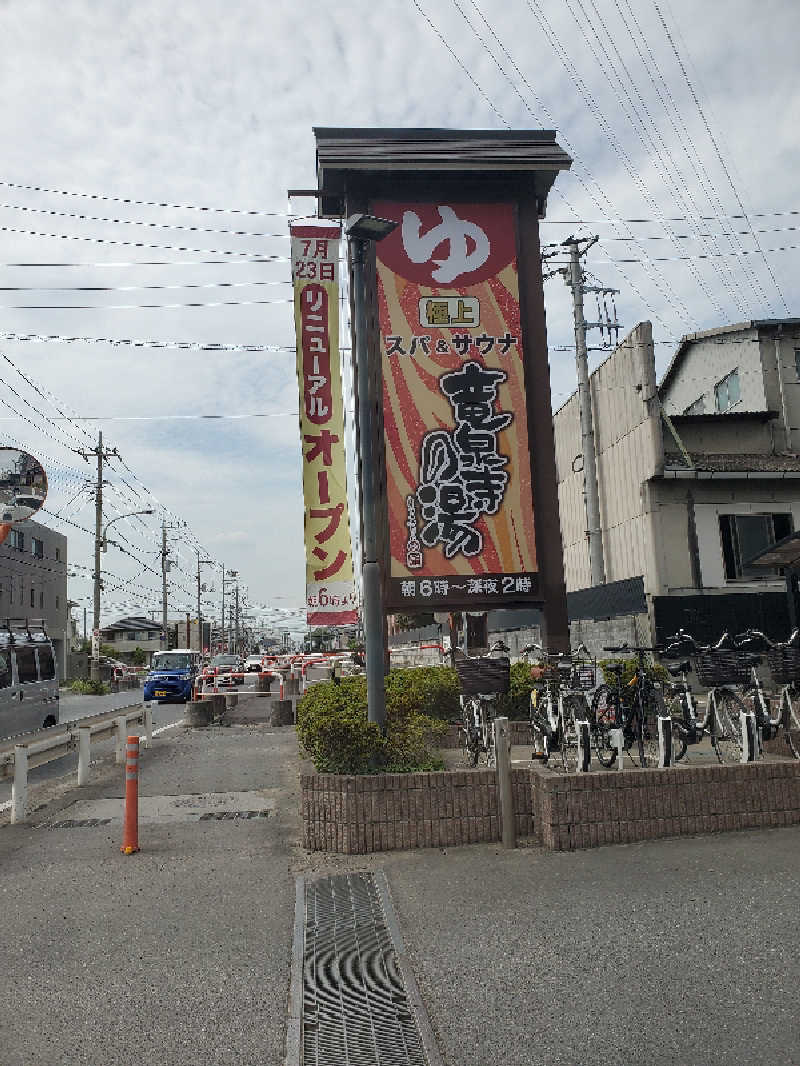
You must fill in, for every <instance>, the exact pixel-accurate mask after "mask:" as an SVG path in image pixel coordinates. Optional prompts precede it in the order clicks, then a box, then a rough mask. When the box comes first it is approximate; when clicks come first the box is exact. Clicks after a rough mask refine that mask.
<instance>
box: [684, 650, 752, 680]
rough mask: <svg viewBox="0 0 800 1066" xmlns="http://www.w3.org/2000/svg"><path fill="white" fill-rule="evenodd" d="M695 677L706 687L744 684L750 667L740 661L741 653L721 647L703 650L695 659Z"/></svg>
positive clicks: (748, 676)
mask: <svg viewBox="0 0 800 1066" xmlns="http://www.w3.org/2000/svg"><path fill="white" fill-rule="evenodd" d="M696 669H697V678H698V680H699V682H700V684H701V685H704V686H705V687H706V688H714V687H715V686H716V685H745V684H747V682H748V681H749V680H750V667H749V666H747V665H745V664H744V663H742V661H741V654H740V652H737V651H727V650H725V649H723V648H712V649H710V650H709V651H704V652H702V653H701V654H700V655H698V656H697V659H696Z"/></svg>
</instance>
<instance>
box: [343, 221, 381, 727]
mask: <svg viewBox="0 0 800 1066" xmlns="http://www.w3.org/2000/svg"><path fill="white" fill-rule="evenodd" d="M366 246H367V242H366V241H364V240H361V239H359V238H357V237H350V247H351V249H352V253H353V256H352V258H353V297H354V303H355V308H354V310H355V334H356V367H357V373H358V430H359V441H360V452H361V514H362V516H363V523H364V542H363V545H362V563H361V580H362V588H363V595H364V602H363V613H364V650H365V653H366V659H367V663H366V674H367V718H368V719H369V721H370V722H375V724H376V725H377V726H378V728H379V729H380V731H381V732H382V733H383V732H385V730H386V701H385V696H384V684H383V597H382V594H381V575H380V565H379V563H378V548H377V542H378V538H377V529H376V515H375V510H376V503H375V472H374V457H373V447H372V405H371V403H370V396H369V358H368V354H367V328H366V310H365V301H364V254H365V250H366Z"/></svg>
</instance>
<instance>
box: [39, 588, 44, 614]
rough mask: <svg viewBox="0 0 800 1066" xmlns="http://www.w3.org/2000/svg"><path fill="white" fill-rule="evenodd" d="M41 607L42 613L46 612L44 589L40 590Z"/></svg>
mask: <svg viewBox="0 0 800 1066" xmlns="http://www.w3.org/2000/svg"><path fill="white" fill-rule="evenodd" d="M39 607H40V609H41V610H42V611H43V610H44V589H43V588H41V589H39Z"/></svg>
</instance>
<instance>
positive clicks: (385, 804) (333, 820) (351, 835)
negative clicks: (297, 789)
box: [301, 770, 533, 855]
mask: <svg viewBox="0 0 800 1066" xmlns="http://www.w3.org/2000/svg"><path fill="white" fill-rule="evenodd" d="M301 788H302V811H303V846H304V847H306V848H308V849H310V850H311V851H335V852H340V853H343V854H346V855H356V854H361V853H363V852H371V851H392V850H394V849H396V848H403V849H405V848H441V847H448V846H451V845H455V844H478V843H484V842H487V841H494V840H499V839H500V819H499V804H498V794H497V775H496V773H495V771H494V770H464V771H458V772H455V773H447V772H442V773H426V774H374V775H364V776H353V777H350V776H345V775H339V774H317V775H312V774H309V775H307V776H303V777H302V779H301ZM512 788H513V792H514V810H515V812H516V813H515V820H516V825H517V834H518V836H520V837H526V836H530V835H531V834H532V833H533V819H532V816H531V814H532V806H533V804H532V793H531V787H530V777H529V772H528V771H527V770H512Z"/></svg>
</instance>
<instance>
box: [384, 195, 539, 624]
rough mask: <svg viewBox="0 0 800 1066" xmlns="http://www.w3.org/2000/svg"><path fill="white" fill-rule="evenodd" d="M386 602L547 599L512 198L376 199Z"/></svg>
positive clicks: (446, 603)
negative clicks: (382, 229) (388, 223)
mask: <svg viewBox="0 0 800 1066" xmlns="http://www.w3.org/2000/svg"><path fill="white" fill-rule="evenodd" d="M372 210H373V211H374V212H375V214H377V215H380V216H382V217H385V218H391V219H393V220H395V221H396V222H398V223H399V225H398V227H397V229H396V230H394V232H393V233H392V234H390V235H389V236H388V237H387V238H385V239H384V240H383V241H381V242H380V243H379V244H378V245H377V246H376V252H377V280H378V301H379V315H380V330H381V348H382V364H383V407H384V427H385V446H386V475H387V495H388V507H389V536H390V574H389V582H388V589H389V591H388V596H389V603H388V606H389V607H390V609H395V610H397V609H402V608H403V607H417V608H419V607H421V606H423V605H424V606H430V607H436V608H441V607H448V606H456V605H467V606H470V605H474V606H475V607H476V609H479V608H481V607H483V606H486V605H489V604H502V603H504V602H505V603H514V602H519V601H526V600H528V601H538V600H539V598H540V595H539V582H538V573H537V563H536V546H535V536H534V520H533V506H534V501H533V493H532V487H531V463H530V449H529V442H528V420H527V411H526V398H525V389H526V381H525V373H524V366H523V358H522V355H523V337H522V333H521V326H520V311H519V285H518V276H517V254H516V218H515V208H514V205H513V204H510V203H488V204H487V203H483V204H462V203H449V204H448V203H397V202H380V201H379V202H376V203H373V204H372Z"/></svg>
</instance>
